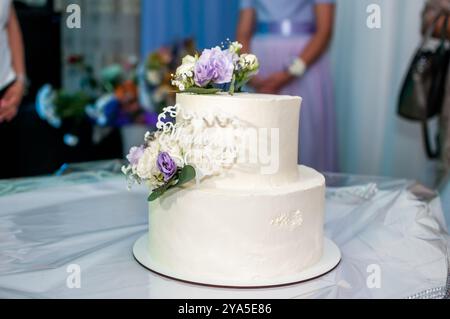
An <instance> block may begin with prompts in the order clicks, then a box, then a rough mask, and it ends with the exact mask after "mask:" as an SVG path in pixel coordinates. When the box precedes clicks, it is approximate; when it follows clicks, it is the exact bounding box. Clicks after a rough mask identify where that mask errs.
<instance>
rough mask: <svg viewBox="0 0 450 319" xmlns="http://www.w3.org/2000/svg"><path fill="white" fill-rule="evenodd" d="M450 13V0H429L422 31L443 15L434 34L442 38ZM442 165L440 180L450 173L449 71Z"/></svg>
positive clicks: (449, 35) (442, 118)
mask: <svg viewBox="0 0 450 319" xmlns="http://www.w3.org/2000/svg"><path fill="white" fill-rule="evenodd" d="M446 14H447V15H450V0H428V1H427V3H426V5H425V9H424V11H423V15H422V32H423V33H424V32H425V31H426V30H428V28H429V26H430V24H431V23H432V22H433V21H434V20H435V18H436V17H437V16H438V15H442V17H441V18H440V19H439V21H438V22H437V25H436V29H435V30H434V32H433V36H434V37H436V38H440V37H441V34H442V31H443V30H442V29H443V28H444V27H445V26H444V20H445V17H444V15H446ZM446 34H447V39H448V40H450V23H449V24H448V25H447V32H446ZM439 122H440V133H439V136H440V140H441V141H440V143H441V162H442V163H441V164H442V165H441V167H440V172H439V176H438V181H440V180H443V179H444V178H445V177H446V176H448V174H449V173H450V72H448V71H447V82H446V90H445V97H444V102H443V105H442V112H441V116H440V121H439Z"/></svg>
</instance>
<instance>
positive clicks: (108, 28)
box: [0, 0, 440, 187]
mask: <svg viewBox="0 0 450 319" xmlns="http://www.w3.org/2000/svg"><path fill="white" fill-rule="evenodd" d="M2 1H3V0H2ZM273 1H274V2H276V1H277V0H273ZM13 3H14V6H15V9H16V12H17V15H18V19H19V22H20V26H21V28H22V32H23V38H24V44H25V54H26V67H27V76H28V79H29V88H28V94H27V95H26V97H25V98H24V100H23V102H22V105H21V108H20V112H19V115H18V116H17V117H16V118H15V119H14V121H15V122H16V126H17V128H16V134H14V135H13V136H11V139H13V140H14V141H15V142H14V143H15V144H16V145H18V149H17V152H16V153H14V154H11V152H10V150H5V149H2V150H1V153H2V156H13V157H14V158H15V160H16V161H17V166H18V169H17V173H16V174H15V175H16V176H14V177H23V176H34V175H41V174H52V173H54V172H56V171H57V170H58V169H59V168H60V167H61V165H63V164H64V163H72V162H85V161H93V160H102V159H109V158H123V157H124V156H125V155H126V152H127V149H128V148H129V146H131V145H133V143H138V142H139V141H140V138H141V137H142V135H143V132H145V131H146V130H147V129H148V128H149V127H150V128H151V127H152V126H154V124H155V114H156V113H157V111H158V109H159V108H160V106H161V105H163V104H164V103H169V102H170V100H171V99H172V98H173V97H171V94H170V88H167V87H165V86H164V83H165V80H167V74H168V73H170V71H171V70H172V69H173V65H176V64H177V63H178V60H179V57H180V56H181V55H183V54H185V53H186V52H191V51H193V50H201V49H203V48H207V47H212V46H215V45H217V44H219V43H220V42H222V41H224V40H225V39H227V38H229V39H235V37H236V28H237V23H238V18H239V10H240V3H239V0H227V1H223V0H94V1H93V0H89V1H87V0H78V1H76V0H59V1H58V0H54V1H51V0H28V1H25V0H22V1H19V0H17V1H14V2H13ZM74 3H75V4H78V5H79V6H80V8H81V28H79V29H78V28H69V27H67V24H66V21H67V18H68V17H69V15H70V13H67V12H66V9H67V8H68V6H69V5H70V4H74ZM371 4H377V5H379V7H380V8H381V15H380V16H381V26H380V28H369V27H368V26H367V23H366V22H367V18H368V15H369V13H368V12H367V8H368V6H369V5H371ZM424 5H425V1H423V0H336V16H335V20H334V28H333V38H332V42H331V46H330V57H331V70H332V79H333V83H334V89H333V96H334V102H335V110H336V119H335V121H336V127H337V132H336V134H337V149H338V157H339V166H338V171H339V172H344V173H353V174H363V175H386V176H393V177H400V178H408V179H415V180H418V181H420V182H422V183H424V184H425V185H428V186H430V187H435V186H436V185H437V183H438V181H437V179H438V174H439V165H440V161H439V160H438V159H435V160H431V159H428V158H427V156H426V153H425V151H424V148H423V137H422V131H421V126H420V124H418V122H413V121H408V120H405V119H402V118H400V117H399V116H398V115H397V103H398V96H399V93H400V90H401V87H402V83H403V79H404V77H405V75H406V72H407V70H408V67H409V65H410V62H411V59H412V57H413V55H414V52H415V50H416V48H417V46H418V45H419V43H420V39H421V23H422V22H421V21H422V20H421V16H422V10H423V8H424ZM132 78H133V79H138V80H136V81H131V79H132ZM166 82H168V81H166ZM144 88H145V89H144ZM117 103H119V104H120V105H121V107H120V108H119V110H118V109H117V108H115V107H114V106H116V105H117ZM86 104H89V105H90V107H89V110H88V111H84V112H83V111H80V105H83V106H84V105H86ZM141 104H142V105H141ZM67 105H70V107H66V111H64V110H62V109H61V106H67ZM67 110H70V111H67ZM86 113H88V114H89V116H85V114H86ZM80 114H81V115H80ZM0 125H2V124H0ZM430 126H431V131H432V132H434V133H433V134H435V132H437V128H438V120H437V117H436V119H432V120H431V122H430ZM136 139H138V142H136Z"/></svg>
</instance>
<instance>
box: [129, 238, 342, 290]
mask: <svg viewBox="0 0 450 319" xmlns="http://www.w3.org/2000/svg"><path fill="white" fill-rule="evenodd" d="M148 251H149V250H148V234H145V235H143V236H141V237H140V238H139V239H138V240H137V241H136V242H135V243H134V246H133V255H134V258H135V259H136V261H137V262H138V263H139V264H140V265H141V266H143V267H144V268H147V269H148V270H150V271H152V272H153V273H156V274H158V275H160V276H163V277H166V278H169V279H174V280H178V281H181V282H185V283H190V284H197V285H203V286H213V287H223V288H268V287H278V286H287V285H294V284H298V283H301V282H304V281H308V280H311V279H315V278H317V277H320V276H323V275H325V274H327V273H328V272H330V271H331V270H333V269H334V268H335V267H336V266H337V265H338V264H339V262H340V261H341V252H340V250H339V248H338V247H337V245H336V244H335V243H334V242H333V241H331V240H330V239H328V238H324V242H323V254H322V258H321V259H320V260H319V261H318V262H317V263H316V264H314V265H312V266H310V267H308V268H306V269H305V270H303V271H302V272H299V273H297V274H295V275H291V276H286V277H282V278H281V277H280V278H275V279H270V280H267V279H265V280H260V281H258V280H257V279H256V280H252V281H249V282H244V281H233V280H229V281H228V280H209V279H208V280H205V279H202V278H201V277H193V276H186V275H182V274H177V273H176V272H173V271H172V270H168V269H165V268H164V267H162V266H161V265H158V264H157V263H156V262H155V261H154V260H152V258H151V256H150V254H149V253H148Z"/></svg>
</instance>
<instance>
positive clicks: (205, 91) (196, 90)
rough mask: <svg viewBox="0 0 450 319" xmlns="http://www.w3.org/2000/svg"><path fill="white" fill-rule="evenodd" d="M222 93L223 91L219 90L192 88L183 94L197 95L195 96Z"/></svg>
mask: <svg viewBox="0 0 450 319" xmlns="http://www.w3.org/2000/svg"><path fill="white" fill-rule="evenodd" d="M220 91H222V90H221V89H217V88H199V87H190V88H188V89H186V90H184V91H183V92H187V93H195V94H215V93H217V92H220Z"/></svg>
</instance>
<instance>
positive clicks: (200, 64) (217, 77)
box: [194, 47, 236, 87]
mask: <svg viewBox="0 0 450 319" xmlns="http://www.w3.org/2000/svg"><path fill="white" fill-rule="evenodd" d="M235 56H236V55H235V54H233V53H232V52H230V51H228V50H225V51H222V50H221V49H220V48H219V47H215V48H212V49H205V50H203V52H202V55H201V56H200V58H199V59H198V61H197V62H196V63H195V70H194V71H195V72H194V73H195V76H194V80H195V84H196V85H198V86H200V87H205V86H206V85H208V84H209V83H210V82H211V81H212V82H213V83H216V84H224V83H229V82H231V79H232V78H233V71H234V62H235V61H234V59H235Z"/></svg>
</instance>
